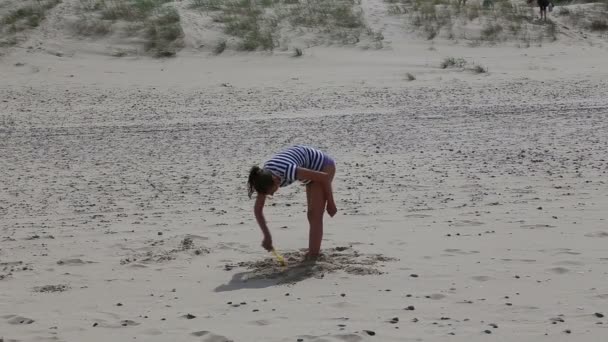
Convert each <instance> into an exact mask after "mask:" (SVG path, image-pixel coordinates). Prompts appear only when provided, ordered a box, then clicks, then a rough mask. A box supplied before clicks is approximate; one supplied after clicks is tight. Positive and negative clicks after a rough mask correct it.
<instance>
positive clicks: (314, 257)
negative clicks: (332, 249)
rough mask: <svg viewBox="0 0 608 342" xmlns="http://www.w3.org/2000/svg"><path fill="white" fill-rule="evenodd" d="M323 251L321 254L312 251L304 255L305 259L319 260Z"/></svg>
mask: <svg viewBox="0 0 608 342" xmlns="http://www.w3.org/2000/svg"><path fill="white" fill-rule="evenodd" d="M321 255H322V254H321V253H319V254H311V253H310V252H308V253H306V254H305V255H304V261H317V260H319V258H321Z"/></svg>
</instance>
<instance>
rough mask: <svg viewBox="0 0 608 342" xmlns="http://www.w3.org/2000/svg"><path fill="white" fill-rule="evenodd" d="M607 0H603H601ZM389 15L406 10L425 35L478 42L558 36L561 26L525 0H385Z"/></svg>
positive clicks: (476, 43)
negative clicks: (542, 16)
mask: <svg viewBox="0 0 608 342" xmlns="http://www.w3.org/2000/svg"><path fill="white" fill-rule="evenodd" d="M602 1H604V0H602ZM384 2H385V3H386V4H387V11H388V14H390V15H399V14H400V13H405V17H406V18H407V21H408V22H409V25H410V26H411V28H412V29H413V30H414V31H417V32H419V33H420V35H421V36H422V37H423V38H426V39H428V40H433V39H436V38H445V39H454V40H458V39H465V40H467V41H470V42H472V44H469V45H474V46H478V45H481V44H496V43H498V42H504V41H507V40H515V41H517V40H530V39H538V40H542V39H543V38H546V37H547V36H549V37H550V38H551V39H552V40H555V39H557V34H558V28H557V26H555V25H553V26H550V27H546V26H545V25H544V23H541V22H538V20H536V19H535V18H536V16H535V12H534V9H535V7H533V6H530V5H528V4H526V2H525V1H523V0H521V1H520V0H484V1H469V2H467V1H463V0H384Z"/></svg>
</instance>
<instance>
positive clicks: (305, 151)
mask: <svg viewBox="0 0 608 342" xmlns="http://www.w3.org/2000/svg"><path fill="white" fill-rule="evenodd" d="M325 158H326V155H325V154H324V153H323V152H321V151H319V150H317V149H315V148H312V147H309V146H304V145H296V146H292V147H290V148H288V149H285V150H283V151H281V152H279V153H277V154H275V155H274V156H273V157H272V158H271V159H270V160H268V161H267V162H266V163H264V169H265V170H268V171H270V172H272V174H273V175H275V176H277V177H279V178H281V187H284V186H287V185H289V184H291V183H293V182H294V181H295V180H296V169H297V168H298V167H301V168H305V169H310V170H314V171H321V170H322V169H323V164H324V161H325ZM302 183H304V184H308V183H310V181H304V182H302Z"/></svg>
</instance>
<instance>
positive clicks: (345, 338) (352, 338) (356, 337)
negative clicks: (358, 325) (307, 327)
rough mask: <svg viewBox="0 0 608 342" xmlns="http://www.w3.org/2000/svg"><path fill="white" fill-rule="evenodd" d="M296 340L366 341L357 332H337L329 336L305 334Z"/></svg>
mask: <svg viewBox="0 0 608 342" xmlns="http://www.w3.org/2000/svg"><path fill="white" fill-rule="evenodd" d="M296 341H306V342H361V341H364V339H363V337H362V336H361V335H357V334H336V335H327V336H310V335H304V336H300V337H298V338H297V339H296Z"/></svg>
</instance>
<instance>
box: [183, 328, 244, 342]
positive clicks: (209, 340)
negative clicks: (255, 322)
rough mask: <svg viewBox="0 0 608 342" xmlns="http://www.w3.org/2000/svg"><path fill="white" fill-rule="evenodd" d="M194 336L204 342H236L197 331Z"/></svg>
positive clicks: (207, 332) (208, 332) (210, 333)
mask: <svg viewBox="0 0 608 342" xmlns="http://www.w3.org/2000/svg"><path fill="white" fill-rule="evenodd" d="M192 335H193V336H196V337H202V338H203V339H202V340H201V341H202V342H234V340H231V339H229V338H227V337H225V336H221V335H216V334H214V333H212V332H210V331H204V330H203V331H196V332H193V333H192Z"/></svg>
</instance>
